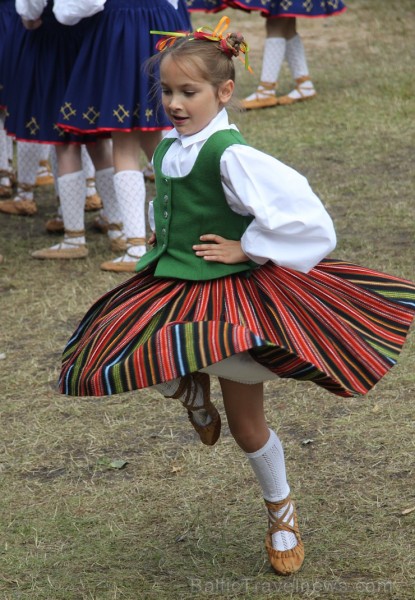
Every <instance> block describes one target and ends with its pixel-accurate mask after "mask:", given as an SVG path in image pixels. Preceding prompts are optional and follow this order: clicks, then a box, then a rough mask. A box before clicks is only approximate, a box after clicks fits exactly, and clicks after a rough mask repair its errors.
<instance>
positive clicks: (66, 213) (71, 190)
mask: <svg viewBox="0 0 415 600" xmlns="http://www.w3.org/2000/svg"><path fill="white" fill-rule="evenodd" d="M58 188H59V198H60V205H61V210H62V219H63V225H64V227H65V230H66V231H83V230H84V229H85V224H84V207H85V196H86V184H85V175H84V172H83V171H76V172H75V173H69V174H68V175H62V176H61V177H59V178H58ZM69 241H71V242H72V243H78V244H84V243H85V236H80V237H78V238H71V239H70V240H69Z"/></svg>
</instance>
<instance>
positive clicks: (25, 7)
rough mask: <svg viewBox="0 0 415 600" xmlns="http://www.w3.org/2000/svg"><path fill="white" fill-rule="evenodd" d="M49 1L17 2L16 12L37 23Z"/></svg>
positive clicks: (18, 0)
mask: <svg viewBox="0 0 415 600" xmlns="http://www.w3.org/2000/svg"><path fill="white" fill-rule="evenodd" d="M47 3H48V0H16V4H15V6H16V12H17V13H18V14H19V15H20V16H21V17H22V18H23V19H27V20H28V21H35V20H36V19H38V18H39V17H40V15H41V14H42V13H43V11H44V9H45V6H46V4H47Z"/></svg>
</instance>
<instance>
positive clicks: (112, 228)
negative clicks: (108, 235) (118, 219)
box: [102, 217, 122, 232]
mask: <svg viewBox="0 0 415 600" xmlns="http://www.w3.org/2000/svg"><path fill="white" fill-rule="evenodd" d="M102 219H103V220H104V219H105V220H106V221H108V219H106V217H102ZM108 231H121V232H122V223H109V225H108Z"/></svg>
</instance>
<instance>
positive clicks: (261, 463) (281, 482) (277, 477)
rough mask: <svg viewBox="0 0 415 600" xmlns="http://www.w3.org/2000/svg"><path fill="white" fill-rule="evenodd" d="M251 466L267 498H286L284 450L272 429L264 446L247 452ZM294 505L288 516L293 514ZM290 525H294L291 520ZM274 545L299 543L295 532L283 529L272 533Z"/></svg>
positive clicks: (284, 547) (275, 499) (293, 545)
mask: <svg viewBox="0 0 415 600" xmlns="http://www.w3.org/2000/svg"><path fill="white" fill-rule="evenodd" d="M245 454H246V456H247V458H248V460H249V462H250V464H251V467H252V469H253V471H254V473H255V475H256V477H257V479H258V482H259V484H260V486H261V489H262V494H263V496H264V498H265V500H268V501H269V502H279V501H280V500H284V498H286V497H287V496H288V494H289V493H290V488H289V486H288V482H287V476H286V471H285V460H284V450H283V448H282V444H281V442H280V439H279V438H278V436H277V434H276V433H275V432H274V431H272V430H271V429H270V436H269V439H268V441H267V443H266V444H265V446H263V447H262V448H260V449H259V450H257V451H256V452H249V453H245ZM285 510H286V509H283V510H282V511H278V512H277V513H276V516H277V517H281V516H282V514H283V513H284V511H285ZM292 511H293V507H292V506H291V510H290V511H289V513H288V515H287V518H289V517H290V516H291V514H292ZM290 525H294V521H293V520H291V522H290ZM272 545H273V547H274V548H275V549H276V550H289V549H290V548H294V547H295V546H296V545H297V539H296V537H295V535H294V534H293V533H290V532H286V531H281V532H278V533H274V534H273V535H272Z"/></svg>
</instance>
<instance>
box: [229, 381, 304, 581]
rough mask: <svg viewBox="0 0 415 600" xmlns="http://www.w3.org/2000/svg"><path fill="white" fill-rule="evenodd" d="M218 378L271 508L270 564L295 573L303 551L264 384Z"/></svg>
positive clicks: (234, 429)
mask: <svg viewBox="0 0 415 600" xmlns="http://www.w3.org/2000/svg"><path fill="white" fill-rule="evenodd" d="M219 381H220V385H221V388H222V394H223V401H224V406H225V410H226V415H227V418H228V424H229V428H230V430H231V433H232V435H233V437H234V438H235V441H236V443H237V444H238V445H239V446H240V448H242V450H243V451H244V452H245V454H246V456H247V458H248V460H249V462H250V464H251V467H252V469H253V471H254V473H255V475H256V477H257V479H258V482H259V484H260V486H261V488H262V493H263V496H264V500H265V503H266V505H267V508H268V515H269V526H270V529H269V532H268V534H267V540H266V546H267V550H268V554H269V558H270V561H271V564H272V566H273V567H274V569H275V570H276V571H277V573H280V574H284V575H286V574H290V573H294V572H295V571H297V570H298V569H299V568H300V566H301V564H302V561H303V558H304V551H303V545H302V542H301V538H300V535H299V532H298V527H297V518H296V514H295V509H294V506H293V503H292V502H291V500H290V497H289V493H290V488H289V486H288V482H287V478H286V471H285V460H284V452H283V448H282V445H281V442H280V440H279V438H278V436H277V435H276V433H275V432H274V431H271V430H270V429H269V428H268V425H267V423H266V420H265V414H264V406H263V384H262V383H258V384H253V385H248V384H242V383H237V382H233V381H229V380H226V379H222V378H220V380H219Z"/></svg>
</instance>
